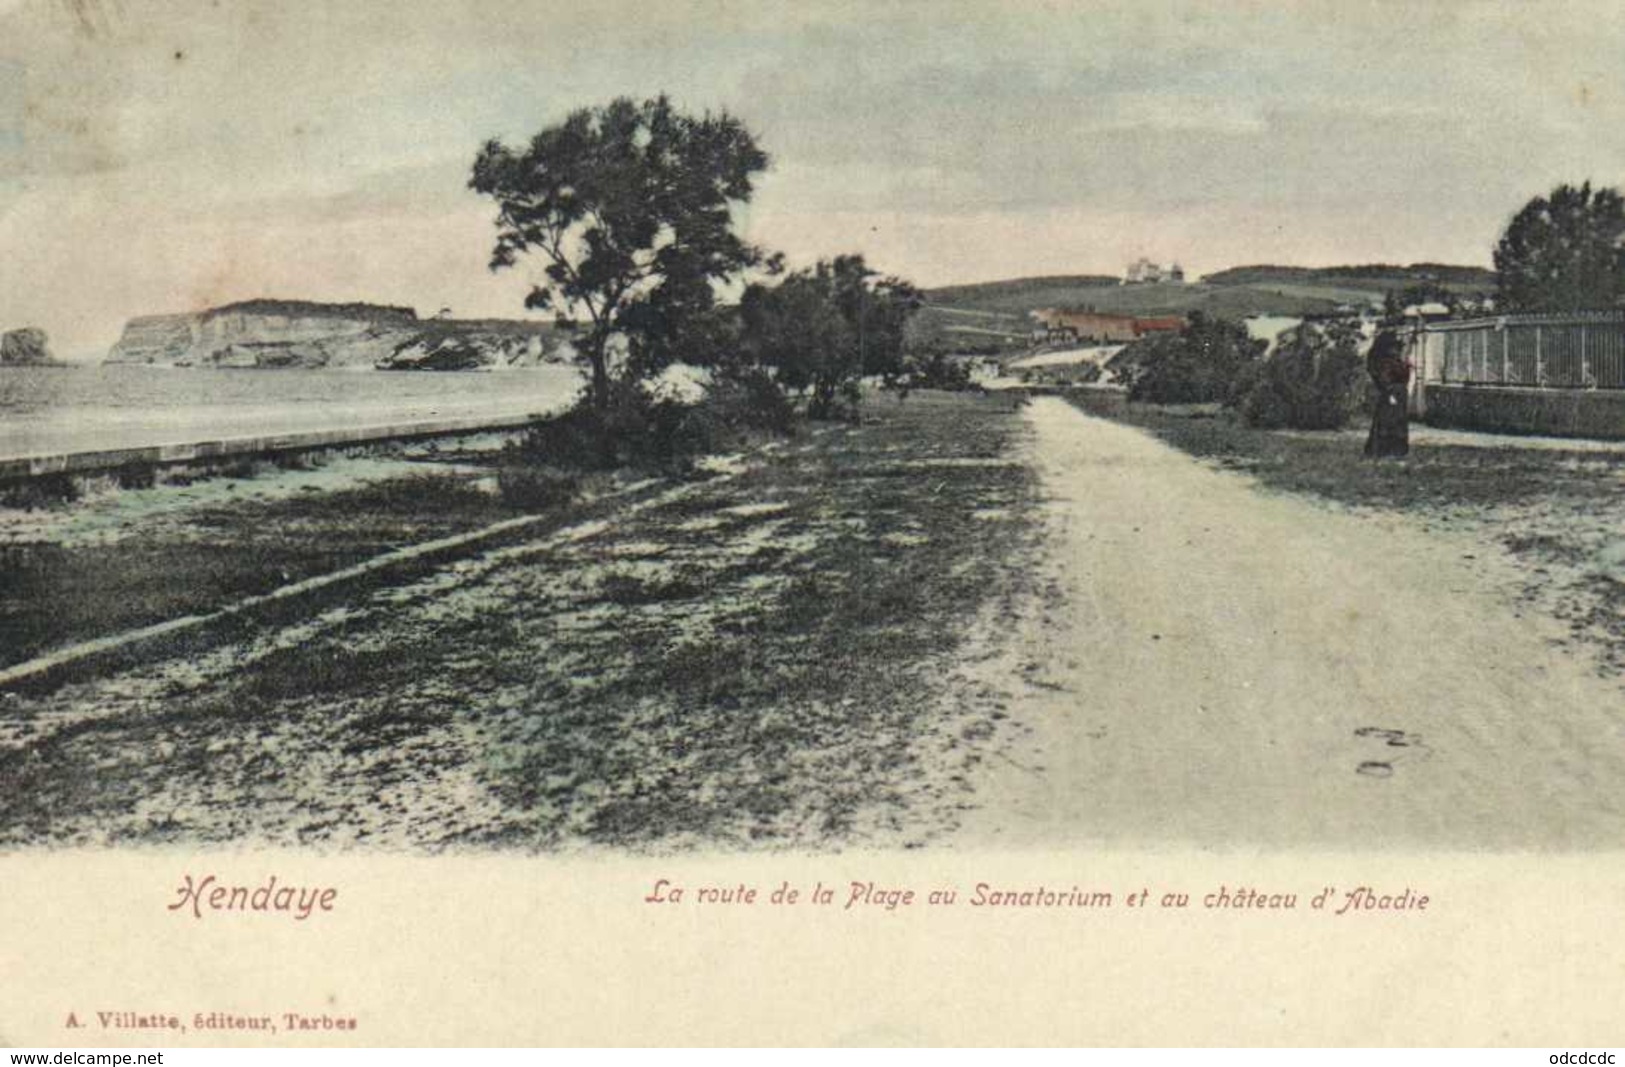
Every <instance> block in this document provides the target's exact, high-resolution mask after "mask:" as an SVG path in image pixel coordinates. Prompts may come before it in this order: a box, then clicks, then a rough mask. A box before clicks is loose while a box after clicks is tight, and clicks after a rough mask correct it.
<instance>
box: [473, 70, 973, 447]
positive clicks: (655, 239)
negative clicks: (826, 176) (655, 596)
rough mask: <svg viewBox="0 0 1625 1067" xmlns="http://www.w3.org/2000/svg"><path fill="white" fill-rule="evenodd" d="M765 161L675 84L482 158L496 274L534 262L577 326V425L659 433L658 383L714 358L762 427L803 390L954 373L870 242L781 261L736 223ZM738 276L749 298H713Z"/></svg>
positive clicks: (849, 390)
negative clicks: (697, 110) (493, 213)
mask: <svg viewBox="0 0 1625 1067" xmlns="http://www.w3.org/2000/svg"><path fill="white" fill-rule="evenodd" d="M767 165H768V156H767V154H766V153H765V152H764V151H763V150H762V149H761V147H760V146H759V145H758V144H757V143H756V140H755V138H754V137H753V136H752V135H751V133H750V132H749V131H748V130H747V129H746V128H745V126H744V125H743V124H742V123H741V122H740V121H739V120H738V119H736V118H734V117H733V116H731V115H728V114H726V113H719V114H709V113H708V114H704V115H692V114H687V113H685V112H682V111H680V110H679V109H678V108H676V107H675V106H674V105H673V104H672V102H671V100H670V99H669V98H667V97H666V96H659V97H656V98H654V99H650V100H644V101H641V102H640V101H635V100H633V99H630V98H625V97H623V98H619V99H616V100H614V101H612V102H610V103H609V104H608V105H605V106H602V107H593V108H582V109H579V110H577V111H574V112H572V113H571V114H570V115H569V116H568V117H566V118H565V120H564V121H563V122H561V123H558V124H557V125H554V126H550V127H548V128H546V129H544V130H542V131H541V132H540V133H538V134H536V135H535V136H534V137H533V138H531V140H530V141H529V143H528V144H526V145H524V146H523V147H520V148H511V147H509V146H507V145H505V144H503V143H502V142H501V141H497V140H493V141H490V142H488V143H487V144H486V145H485V146H484V147H483V148H482V149H481V150H480V152H479V154H478V156H477V157H476V159H475V161H474V166H473V173H472V175H471V177H470V179H469V186H470V187H471V188H472V189H474V190H475V191H476V192H478V193H481V194H483V195H486V196H489V197H491V198H492V199H493V200H494V201H495V202H496V204H497V218H496V228H497V238H496V243H495V247H494V249H493V251H492V256H491V264H490V265H491V269H492V270H504V269H508V268H515V267H519V266H521V265H522V264H523V265H525V266H529V267H531V268H532V269H535V268H539V274H538V275H536V276H535V277H534V278H533V285H532V288H531V291H530V293H529V295H528V296H527V297H526V299H525V306H526V307H527V308H529V309H532V310H538V311H553V312H554V313H555V316H556V319H557V322H558V324H559V325H560V326H561V327H562V328H564V329H565V330H567V331H568V332H569V333H570V334H571V336H572V338H573V344H574V348H575V352H576V359H577V362H578V363H579V364H580V366H581V369H582V371H583V374H584V377H585V379H586V389H585V394H584V398H583V402H582V404H581V405H580V408H581V411H579V412H577V414H576V416H575V419H576V421H577V422H578V423H580V424H581V425H582V426H584V427H587V426H590V427H596V428H597V430H598V436H599V438H600V439H601V444H602V445H603V446H604V449H605V450H606V451H608V452H611V453H613V452H615V451H616V449H624V448H625V447H626V442H625V441H624V440H621V441H617V440H615V438H617V437H620V438H625V437H627V436H628V435H629V434H634V433H635V432H644V431H648V432H653V433H654V434H655V436H656V437H660V436H661V435H660V433H659V432H656V431H652V430H649V427H651V426H654V427H658V426H660V425H662V418H663V416H664V415H665V414H669V412H666V411H665V410H664V409H663V408H662V407H661V406H660V401H659V399H658V398H656V397H653V396H652V395H651V393H650V391H649V389H648V388H647V385H648V383H649V382H651V381H652V380H653V379H655V378H656V377H658V376H659V375H660V374H661V372H662V371H664V370H665V369H666V368H667V367H670V366H672V365H673V364H677V363H682V364H686V365H689V366H694V367H702V368H707V369H708V370H709V371H710V377H711V380H712V386H713V392H714V393H716V394H717V395H718V396H729V397H733V398H735V399H737V400H738V401H739V404H740V405H741V406H742V407H743V408H744V410H741V411H740V412H736V413H735V415H736V417H738V418H744V419H750V418H757V419H759V420H766V421H775V420H782V418H783V417H784V412H785V411H786V408H787V405H788V404H789V403H790V398H791V397H794V398H796V399H797V400H798V401H799V402H800V403H801V406H802V409H803V410H804V412H805V414H806V415H808V416H810V417H813V418H833V417H838V416H841V415H844V414H848V413H850V412H851V411H852V410H854V408H855V404H856V402H857V397H858V392H859V382H860V381H862V380H863V379H864V378H870V377H878V378H880V379H881V380H882V381H883V382H885V383H886V384H887V385H890V386H894V387H896V388H899V389H903V390H906V389H907V388H908V386H909V385H911V384H914V383H918V382H924V381H927V380H929V379H930V378H931V377H932V376H933V375H937V376H939V377H941V376H944V375H946V377H949V378H951V377H952V374H951V372H948V371H946V370H945V364H944V362H943V361H942V360H941V359H936V360H933V359H932V358H931V353H929V352H920V351H916V350H914V348H912V347H911V346H910V345H909V344H908V336H907V330H906V326H907V323H908V320H909V317H910V316H911V315H912V314H913V312H914V311H915V310H916V309H917V308H919V307H920V305H921V303H922V299H921V295H920V293H919V291H918V290H917V289H916V288H915V287H914V286H913V285H911V284H910V283H909V282H907V281H905V280H904V279H901V278H898V277H894V276H891V275H883V274H881V273H880V272H878V271H876V270H875V269H873V268H871V267H870V266H869V265H868V264H867V263H866V262H865V261H864V258H863V256H861V255H858V254H848V255H838V256H835V257H833V258H830V259H826V260H822V261H820V262H818V263H817V264H815V265H814V266H812V267H809V268H806V269H802V270H796V271H787V270H786V269H785V265H784V261H783V257H782V256H781V255H780V254H778V253H774V252H770V251H769V250H767V249H764V248H762V247H759V246H757V245H753V244H751V243H749V242H747V241H745V240H744V239H743V238H742V237H741V236H740V235H739V233H738V232H737V228H736V221H737V215H738V213H739V212H740V210H741V209H743V208H744V207H745V206H746V205H747V204H748V203H749V201H750V198H751V196H752V193H753V192H754V189H755V182H756V179H757V177H758V176H759V175H761V174H762V173H763V172H764V171H765V170H766V169H767ZM740 284H743V289H742V291H741V293H740V296H739V299H738V300H737V302H735V303H732V304H726V305H725V304H722V303H719V301H718V299H717V292H718V290H719V289H722V288H725V287H727V286H729V285H734V286H738V285H740ZM752 409H754V410H752ZM665 421H667V422H669V421H671V420H670V419H666V420H665ZM671 432H672V433H677V432H678V430H677V429H676V428H671ZM676 443H677V442H675V441H666V440H663V441H661V442H660V444H661V445H662V446H665V445H675V444H676Z"/></svg>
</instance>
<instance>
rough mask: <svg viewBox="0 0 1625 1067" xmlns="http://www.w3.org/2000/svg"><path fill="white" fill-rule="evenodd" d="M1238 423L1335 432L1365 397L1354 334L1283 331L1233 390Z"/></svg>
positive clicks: (1314, 328) (1335, 327)
mask: <svg viewBox="0 0 1625 1067" xmlns="http://www.w3.org/2000/svg"><path fill="white" fill-rule="evenodd" d="M1238 392H1239V394H1240V395H1239V398H1238V406H1239V407H1240V409H1241V415H1242V418H1244V419H1246V420H1247V423H1248V425H1250V426H1260V427H1265V428H1269V429H1275V428H1280V427H1291V428H1293V429H1298V430H1335V429H1338V428H1339V427H1341V426H1342V425H1343V424H1344V423H1346V422H1348V420H1349V417H1350V416H1351V415H1353V414H1354V412H1355V411H1356V410H1357V409H1358V408H1359V405H1360V397H1361V395H1362V394H1363V392H1364V372H1363V369H1362V366H1361V361H1360V350H1359V333H1358V331H1357V330H1356V329H1355V328H1353V327H1351V326H1347V325H1344V324H1341V323H1329V324H1327V325H1325V326H1319V325H1315V324H1312V323H1304V324H1303V325H1301V326H1299V327H1297V328H1295V329H1293V330H1289V331H1287V333H1285V334H1283V335H1282V336H1281V338H1280V340H1279V341H1278V342H1277V343H1276V345H1275V351H1274V352H1271V353H1270V355H1269V357H1268V358H1267V359H1265V360H1263V361H1262V362H1259V363H1255V364H1253V365H1252V366H1251V367H1250V368H1249V369H1248V371H1247V372H1246V373H1245V374H1244V375H1243V378H1242V382H1241V385H1240V388H1239V390H1238Z"/></svg>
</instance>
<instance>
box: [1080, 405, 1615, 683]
mask: <svg viewBox="0 0 1625 1067" xmlns="http://www.w3.org/2000/svg"><path fill="white" fill-rule="evenodd" d="M1068 399H1070V400H1071V401H1072V403H1074V404H1076V405H1077V406H1079V407H1080V408H1082V409H1083V410H1085V411H1088V412H1090V413H1091V414H1095V415H1100V416H1104V417H1109V418H1113V419H1117V420H1118V421H1122V422H1125V423H1128V424H1130V425H1133V426H1138V427H1140V428H1141V429H1144V430H1146V431H1148V432H1150V433H1152V434H1154V435H1155V436H1157V437H1158V438H1160V439H1161V440H1163V441H1165V442H1167V443H1168V444H1170V445H1173V446H1174V447H1176V448H1179V449H1181V450H1182V451H1184V452H1187V453H1189V454H1190V455H1192V456H1195V457H1197V458H1198V459H1201V460H1204V461H1206V462H1208V463H1210V464H1212V465H1213V466H1215V467H1217V468H1220V469H1224V470H1232V471H1237V472H1240V473H1243V474H1246V475H1248V476H1250V477H1252V478H1254V479H1256V480H1257V481H1258V483H1259V484H1260V485H1261V486H1263V487H1264V488H1266V489H1268V490H1271V491H1276V492H1284V493H1293V494H1297V495H1301V496H1304V497H1308V498H1310V499H1316V500H1319V501H1322V502H1323V503H1325V504H1328V505H1330V506H1336V507H1343V508H1351V509H1354V510H1357V511H1359V512H1363V513H1367V514H1373V515H1393V516H1397V517H1403V518H1404V519H1406V520H1407V521H1411V522H1417V523H1420V524H1421V525H1423V526H1424V527H1425V528H1428V529H1435V530H1439V531H1441V532H1447V533H1458V534H1463V535H1466V536H1468V537H1470V538H1472V539H1475V540H1477V541H1479V542H1480V543H1482V544H1483V545H1484V546H1485V548H1484V558H1485V559H1486V560H1488V559H1489V558H1490V557H1491V556H1492V555H1493V554H1494V553H1495V552H1497V551H1501V552H1505V553H1507V555H1508V557H1509V558H1510V559H1511V560H1512V561H1513V562H1515V564H1516V572H1517V574H1518V575H1519V578H1518V579H1517V580H1518V582H1519V585H1518V588H1516V589H1514V590H1511V591H1510V592H1511V594H1512V595H1514V596H1515V597H1516V598H1517V599H1518V600H1520V601H1521V602H1522V603H1523V604H1524V605H1525V606H1527V607H1528V608H1530V609H1532V610H1539V611H1542V612H1544V613H1545V614H1547V615H1549V616H1551V617H1553V618H1556V619H1558V620H1559V621H1561V622H1562V623H1563V624H1564V625H1565V626H1566V627H1567V628H1568V630H1569V639H1570V640H1572V641H1573V642H1574V643H1575V644H1576V645H1578V646H1583V647H1584V648H1585V649H1586V650H1588V651H1589V652H1590V653H1592V654H1594V655H1596V656H1597V657H1599V659H1600V661H1601V663H1602V666H1603V669H1604V670H1605V671H1606V672H1609V673H1615V674H1625V537H1622V536H1621V534H1620V531H1621V530H1625V496H1622V495H1621V493H1620V486H1621V485H1625V445H1622V446H1619V447H1597V446H1594V445H1593V446H1590V447H1587V445H1586V444H1585V443H1576V444H1575V445H1574V446H1573V447H1565V446H1564V445H1563V444H1560V443H1558V442H1555V441H1552V440H1549V439H1548V440H1540V441H1535V442H1528V441H1522V440H1520V439H1518V438H1513V437H1508V438H1505V439H1504V441H1505V443H1504V444H1498V443H1496V442H1495V440H1494V439H1493V438H1490V437H1489V436H1488V435H1454V434H1452V435H1441V438H1440V439H1429V438H1426V437H1422V436H1419V437H1418V439H1417V440H1416V441H1415V442H1413V447H1412V450H1411V454H1410V457H1409V458H1408V459H1407V460H1406V461H1404V462H1403V463H1373V462H1371V461H1370V460H1368V459H1366V458H1364V456H1363V455H1362V453H1361V448H1360V440H1361V438H1360V435H1359V433H1358V432H1345V433H1294V432H1285V433H1283V432H1272V431H1270V430H1266V429H1261V428H1257V427H1252V426H1249V425H1247V423H1246V421H1245V420H1244V419H1243V418H1242V417H1241V416H1240V415H1239V414H1238V413H1236V412H1235V411H1232V410H1226V409H1223V408H1221V407H1219V406H1218V405H1213V404H1209V405H1199V406H1191V405H1185V406H1178V405H1154V404H1126V405H1125V404H1123V403H1122V402H1121V401H1120V400H1117V402H1115V403H1114V402H1113V400H1114V399H1115V398H1112V397H1111V396H1109V395H1107V396H1097V395H1093V394H1089V393H1086V392H1080V393H1074V394H1069V396H1068ZM1452 439H1457V440H1460V441H1461V442H1462V443H1450V441H1451V440H1452Z"/></svg>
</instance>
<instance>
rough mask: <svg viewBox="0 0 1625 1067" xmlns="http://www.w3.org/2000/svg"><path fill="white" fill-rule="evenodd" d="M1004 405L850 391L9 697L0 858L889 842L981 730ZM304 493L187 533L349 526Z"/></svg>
mask: <svg viewBox="0 0 1625 1067" xmlns="http://www.w3.org/2000/svg"><path fill="white" fill-rule="evenodd" d="M1016 409H1017V405H1016V404H1015V403H1014V402H1013V401H1012V400H1011V399H1009V398H1004V397H997V396H988V395H977V394H973V393H953V394H950V393H941V392H934V391H933V392H928V393H925V394H923V395H917V396H913V397H910V398H909V399H908V401H907V402H902V403H900V402H898V401H897V400H896V399H894V398H891V397H884V396H880V397H874V398H872V399H869V400H866V401H864V402H863V403H862V404H861V405H860V410H859V413H858V414H859V415H860V416H861V417H860V418H859V419H857V420H850V419H849V420H840V421H832V422H828V423H824V424H821V425H818V426H814V427H811V428H808V429H807V430H805V431H804V432H803V433H801V434H799V435H798V436H797V437H795V438H793V439H783V440H779V441H776V442H769V443H767V444H766V445H764V446H763V447H761V448H758V449H755V450H753V451H751V452H749V453H744V454H736V455H732V456H728V457H720V458H718V459H715V460H712V461H710V462H707V463H704V464H701V465H700V468H699V469H698V470H697V471H696V473H695V475H694V476H693V477H692V478H691V479H689V480H686V481H670V480H666V481H661V482H658V483H656V484H654V485H653V486H643V487H639V486H636V485H629V486H625V487H623V491H622V493H621V494H620V495H619V496H613V495H606V496H604V497H602V498H599V499H598V500H597V501H596V502H592V503H578V504H576V505H573V506H572V507H571V508H570V509H568V514H567V515H566V514H565V513H561V517H560V521H559V522H558V523H557V524H556V525H555V526H553V527H550V529H552V530H553V531H554V532H553V533H551V534H548V535H547V536H527V537H526V538H524V539H522V540H516V541H514V542H512V543H505V544H494V545H485V546H481V547H480V548H479V549H478V550H477V551H470V552H468V553H466V554H465V555H464V556H463V557H462V558H461V559H460V560H458V561H457V562H456V563H455V565H451V566H442V567H438V568H434V569H432V570H425V571H423V572H422V573H419V574H415V575H412V574H409V575H405V576H401V575H396V576H394V577H393V578H392V580H390V581H388V582H379V583H377V584H376V585H375V586H374V587H372V588H370V589H367V588H363V589H355V588H352V589H349V590H347V591H346V592H345V594H344V595H343V596H335V597H334V598H332V599H331V600H330V601H326V602H324V601H320V600H318V601H317V602H316V603H314V604H312V603H306V604H304V605H302V610H301V611H300V612H298V613H297V615H296V616H291V617H289V618H287V619H283V620H277V621H275V622H274V623H273V624H269V625H261V626H256V627H253V628H248V629H244V630H243V631H242V632H238V633H233V634H230V635H228V638H229V639H228V640H226V641H225V642H223V643H220V644H218V645H216V646H214V647H211V648H207V649H190V650H186V651H185V653H184V654H180V653H176V654H172V655H170V656H159V657H148V658H147V659H146V660H145V661H144V662H143V663H141V664H138V665H132V666H131V667H130V668H129V669H128V670H126V671H124V672H121V673H116V674H109V675H104V676H101V677H99V678H86V679H82V680H79V681H76V682H74V683H73V684H72V685H69V686H66V687H60V688H55V689H51V690H46V691H42V692H39V693H35V694H30V693H14V694H12V695H11V696H9V697H8V701H9V703H8V713H9V714H8V716H7V719H6V724H7V726H6V730H0V840H3V841H5V842H8V843H22V842H25V841H31V842H35V843H38V842H44V841H50V842H57V843H81V844H83V843H105V842H149V843H158V842H166V841H187V842H206V841H239V842H267V843H281V844H301V845H318V846H321V845H327V846H341V845H342V846H355V845H373V846H377V847H410V848H414V849H444V848H456V847H474V846H477V847H490V846H493V845H495V846H500V847H512V848H520V849H534V848H543V849H555V848H578V847H584V846H592V845H609V846H614V847H626V848H636V849H654V850H665V849H671V848H684V847H692V846H695V845H700V844H704V845H706V846H708V847H725V848H744V847H753V848H761V847H767V848H775V847H777V848H806V847H821V848H828V847H840V846H842V845H849V844H857V843H863V842H884V843H888V844H892V845H911V844H918V843H923V842H924V841H927V840H930V839H931V838H933V837H934V836H936V835H937V834H939V833H941V832H943V831H945V830H946V829H948V828H949V827H951V826H952V825H954V823H955V822H956V820H958V819H959V818H960V817H961V815H962V813H963V811H964V809H965V807H966V806H967V805H969V804H971V803H973V799H974V798H973V797H972V796H971V794H970V791H969V784H968V782H969V774H970V771H971V768H973V767H974V766H975V765H976V764H977V763H978V762H979V761H982V760H984V759H987V758H988V757H989V756H991V755H993V754H994V753H995V752H996V751H997V750H998V748H999V746H1000V745H1001V744H1002V743H1004V742H1005V741H1007V740H1009V736H1010V731H1012V730H1013V729H1015V727H1014V725H1013V724H1012V723H1011V722H1010V721H1009V720H1008V719H1007V718H1006V712H1005V710H1004V705H1003V700H1004V698H1003V697H1001V696H1000V695H999V694H997V693H994V692H990V691H986V690H984V689H983V688H980V687H979V686H978V684H976V683H972V682H970V681H967V680H966V679H964V678H962V677H960V676H959V675H958V674H957V673H956V672H957V671H958V668H959V667H960V666H961V665H962V664H963V663H964V662H965V660H966V659H967V657H969V658H975V657H978V656H986V655H989V654H992V651H993V648H992V646H991V645H990V642H996V640H997V635H998V634H999V633H1001V632H1008V631H1010V630H1012V629H1014V627H1015V623H1016V620H1017V619H1018V618H1019V617H1020V613H1021V612H1023V611H1025V610H1027V605H1028V604H1029V603H1030V600H1029V595H1030V594H1031V593H1032V592H1033V589H1032V585H1033V582H1034V580H1035V579H1034V578H1033V574H1034V569H1033V567H1032V557H1031V553H1032V551H1033V548H1034V537H1035V536H1036V534H1035V524H1034V521H1033V516H1034V510H1035V508H1036V506H1037V500H1036V491H1035V487H1034V484H1033V480H1032V479H1033V476H1032V473H1031V470H1030V468H1029V467H1028V466H1027V464H1026V462H1025V457H1024V455H1023V454H1022V451H1021V450H1022V448H1023V447H1024V445H1023V441H1024V435H1025V433H1026V432H1027V431H1026V429H1025V424H1024V422H1023V420H1022V419H1021V418H1020V416H1019V415H1018V414H1017V410H1016ZM495 499H496V498H495V496H494V494H493V493H489V492H488V493H487V494H486V497H485V499H484V501H483V503H481V504H480V505H479V507H480V508H484V509H490V508H493V507H496V506H498V505H497V503H496V502H495ZM338 502H339V496H338V494H323V495H312V496H311V498H310V501H309V502H308V503H307V502H306V501H304V500H299V501H298V504H299V507H298V508H297V509H292V510H289V509H283V510H280V511H279V510H278V509H276V508H272V509H269V510H260V511H258V512H255V511H253V510H252V509H250V510H246V511H245V510H241V509H239V511H238V512H237V513H236V517H235V523H236V524H234V525H233V526H232V527H230V528H229V530H218V531H216V532H218V533H221V534H228V533H229V534H230V535H231V536H232V537H233V538H240V537H244V536H247V535H248V532H249V531H248V527H249V525H250V519H251V516H252V517H253V518H254V519H256V520H257V521H258V522H262V523H265V524H266V531H265V534H264V536H265V537H267V538H269V537H270V536H272V534H273V533H274V531H275V530H276V529H281V530H287V529H290V528H295V527H297V526H298V525H300V524H301V523H302V524H304V525H305V527H306V528H307V529H308V530H309V531H310V532H311V533H312V534H315V533H318V532H320V531H321V530H323V529H324V528H332V526H333V525H334V524H343V523H347V522H349V521H350V518H351V516H350V514H349V513H348V512H347V511H345V510H341V509H339V508H338V507H337V505H338ZM450 510H451V511H452V512H456V511H459V510H464V508H463V506H462V505H457V504H454V505H453V506H452V507H451V508H450ZM598 520H603V521H598ZM7 731H10V732H9V733H8V732H7ZM245 797H249V798H252V803H245V802H244V798H245Z"/></svg>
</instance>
